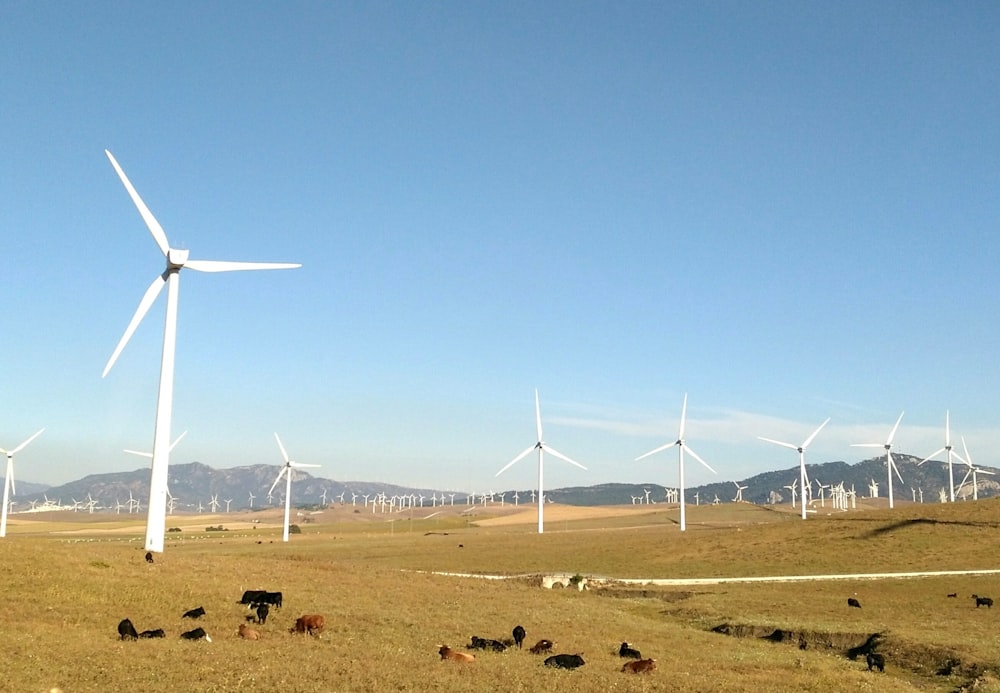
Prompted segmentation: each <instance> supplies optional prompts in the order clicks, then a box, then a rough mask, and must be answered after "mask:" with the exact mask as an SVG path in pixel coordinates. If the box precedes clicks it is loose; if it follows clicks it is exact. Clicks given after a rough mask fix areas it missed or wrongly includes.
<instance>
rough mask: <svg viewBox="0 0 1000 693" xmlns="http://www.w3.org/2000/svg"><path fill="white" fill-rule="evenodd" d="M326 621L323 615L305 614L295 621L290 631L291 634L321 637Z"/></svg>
mask: <svg viewBox="0 0 1000 693" xmlns="http://www.w3.org/2000/svg"><path fill="white" fill-rule="evenodd" d="M325 625H326V619H324V618H323V615H322V614H305V615H304V616H299V617H298V618H297V619H296V620H295V625H294V626H292V627H291V629H289V631H288V632H289V633H308V634H309V635H319V634H320V633H322V632H323V627H324V626H325Z"/></svg>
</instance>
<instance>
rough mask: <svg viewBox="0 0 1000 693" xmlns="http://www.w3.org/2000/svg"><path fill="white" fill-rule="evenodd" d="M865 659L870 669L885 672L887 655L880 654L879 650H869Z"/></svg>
mask: <svg viewBox="0 0 1000 693" xmlns="http://www.w3.org/2000/svg"><path fill="white" fill-rule="evenodd" d="M865 661H866V662H868V671H871V670H872V669H878V670H879V671H881V672H882V673H885V657H884V656H883V655H880V654H879V653H878V652H869V653H868V655H867V656H866V657H865Z"/></svg>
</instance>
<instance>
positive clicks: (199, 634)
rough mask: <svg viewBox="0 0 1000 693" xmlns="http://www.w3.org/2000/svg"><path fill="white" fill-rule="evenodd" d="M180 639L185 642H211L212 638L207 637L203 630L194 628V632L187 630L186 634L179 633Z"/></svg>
mask: <svg viewBox="0 0 1000 693" xmlns="http://www.w3.org/2000/svg"><path fill="white" fill-rule="evenodd" d="M181 637H182V638H184V639H185V640H202V639H204V640H206V641H208V642H212V638H210V637H209V635H208V633H206V632H205V629H204V628H195V629H194V630H189V631H188V632H186V633H181Z"/></svg>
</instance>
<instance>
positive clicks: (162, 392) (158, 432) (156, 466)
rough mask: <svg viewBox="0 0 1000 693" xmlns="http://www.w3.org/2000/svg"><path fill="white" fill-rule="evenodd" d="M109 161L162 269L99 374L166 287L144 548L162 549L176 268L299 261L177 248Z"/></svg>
mask: <svg viewBox="0 0 1000 693" xmlns="http://www.w3.org/2000/svg"><path fill="white" fill-rule="evenodd" d="M104 153H105V154H107V156H108V159H109V160H110V161H111V165H112V166H113V167H114V169H115V172H116V173H117V174H118V178H119V179H120V180H121V182H122V184H123V185H124V186H125V190H127V191H128V194H129V197H131V198H132V202H133V204H135V206H136V208H137V209H138V210H139V214H140V216H142V219H143V221H144V222H145V223H146V227H147V228H148V229H149V232H150V233H151V234H152V235H153V239H154V240H155V241H156V245H157V246H159V248H160V252H162V253H163V256H164V258H165V259H166V262H167V267H166V269H165V270H164V271H163V273H162V274H160V275H158V276H157V277H156V278H155V279H153V283H152V284H150V285H149V288H148V289H146V293H145V294H143V297H142V300H141V301H140V302H139V307H138V308H137V309H136V311H135V314H134V315H133V316H132V320H131V322H129V324H128V327H127V328H126V329H125V334H124V335H122V338H121V340H120V341H119V342H118V346H117V347H115V350H114V353H112V354H111V358H110V359H108V363H107V365H106V366H105V367H104V373H103V374H102V376H101V377H104V376H106V375H107V374H108V371H110V370H111V367H112V366H113V365H114V364H115V361H116V360H117V359H118V355H119V354H121V352H122V350H123V349H124V348H125V345H126V344H128V341H129V339H131V337H132V333H133V332H135V329H136V327H138V326H139V323H140V322H142V319H143V318H144V317H145V316H146V313H147V312H148V311H149V308H150V306H152V305H153V301H155V300H156V298H157V296H159V294H160V292H161V291H162V290H163V287H164V286H166V287H167V311H166V320H165V322H164V328H163V353H162V357H161V360H160V387H159V394H158V395H157V400H156V423H155V426H154V429H153V468H152V472H151V474H150V481H149V506H148V508H147V513H146V544H145V547H146V550H148V551H156V552H158V553H162V552H163V538H164V532H165V530H166V512H167V468H168V466H169V465H170V451H169V449H170V418H171V414H172V410H173V399H174V357H175V352H176V341H177V293H178V287H179V282H180V271H181V269H183V268H184V267H189V268H191V269H193V270H195V271H198V272H233V271H238V270H263V269H293V268H296V267H300V266H301V265H299V264H292V263H264V262H226V261H217V260H189V259H188V251H187V250H181V249H179V248H171V247H170V243H169V241H168V240H167V235H166V233H165V232H164V231H163V227H161V226H160V223H159V222H158V221H157V220H156V218H155V217H154V216H153V213H152V212H150V211H149V208H148V207H146V203H145V202H143V201H142V198H140V197H139V193H137V192H136V190H135V188H134V187H132V183H131V182H130V181H129V179H128V177H126V175H125V172H124V171H123V170H122V168H121V166H119V165H118V162H117V161H116V160H115V158H114V156H112V155H111V152H109V151H108V150H104Z"/></svg>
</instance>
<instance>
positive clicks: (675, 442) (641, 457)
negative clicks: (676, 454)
mask: <svg viewBox="0 0 1000 693" xmlns="http://www.w3.org/2000/svg"><path fill="white" fill-rule="evenodd" d="M675 445H677V441H676V440H675V441H674V442H672V443H667V444H666V445H661V446H660V447H658V448H656V449H655V450H650V451H649V452H647V453H646V454H644V455H639V456H638V457H636V458H635V461H636V462H638V461H639V460H644V459H646V458H647V457H649V456H650V455H655V454H656V453H658V452H663V451H664V450H667V449H668V448H672V447H674V446H675Z"/></svg>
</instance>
